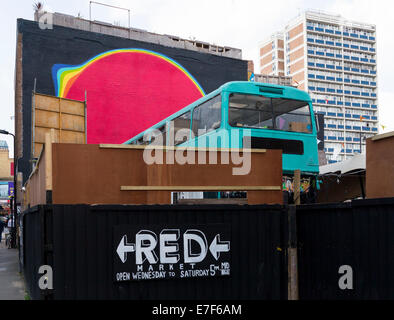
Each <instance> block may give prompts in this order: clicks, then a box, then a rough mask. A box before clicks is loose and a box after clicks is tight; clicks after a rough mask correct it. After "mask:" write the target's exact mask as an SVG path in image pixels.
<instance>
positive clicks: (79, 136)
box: [60, 130, 85, 144]
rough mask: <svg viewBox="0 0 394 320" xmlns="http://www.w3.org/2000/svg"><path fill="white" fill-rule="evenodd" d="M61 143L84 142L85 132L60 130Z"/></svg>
mask: <svg viewBox="0 0 394 320" xmlns="http://www.w3.org/2000/svg"><path fill="white" fill-rule="evenodd" d="M60 142H61V143H78V144H83V143H85V134H84V133H83V132H75V131H67V130H62V133H61V139H60Z"/></svg>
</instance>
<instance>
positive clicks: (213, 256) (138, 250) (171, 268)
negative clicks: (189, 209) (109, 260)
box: [113, 224, 231, 282]
mask: <svg viewBox="0 0 394 320" xmlns="http://www.w3.org/2000/svg"><path fill="white" fill-rule="evenodd" d="M230 237H231V232H230V227H229V226H227V225H224V224H209V225H202V226H181V227H180V226H173V225H172V226H157V225H156V226H142V227H135V226H129V225H121V226H115V227H114V237H113V241H114V243H113V266H114V268H113V270H114V272H113V279H114V281H116V282H121V281H141V280H153V279H180V278H182V279H186V278H208V277H219V276H229V275H230V262H231V261H230V258H231V247H230Z"/></svg>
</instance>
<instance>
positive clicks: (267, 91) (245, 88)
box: [124, 81, 312, 144]
mask: <svg viewBox="0 0 394 320" xmlns="http://www.w3.org/2000/svg"><path fill="white" fill-rule="evenodd" d="M221 92H237V93H241V94H242V93H245V94H257V95H264V96H267V97H270V98H275V97H279V96H280V97H281V98H287V99H294V100H301V101H306V102H309V103H312V100H311V97H310V96H309V94H308V93H307V92H305V91H302V90H299V89H296V88H294V87H288V86H282V85H277V84H271V83H262V82H251V81H232V82H227V83H225V84H223V85H222V86H220V87H219V88H218V89H216V90H215V91H212V92H211V93H209V94H207V95H206V96H204V97H202V98H200V99H198V100H196V101H195V102H193V103H191V104H189V105H188V106H186V107H184V108H182V109H180V110H179V111H177V112H175V113H173V114H172V115H170V116H169V117H167V118H165V119H163V120H162V121H160V122H158V123H156V124H155V125H153V126H152V127H150V128H148V129H146V130H144V131H142V132H141V133H139V134H138V135H136V136H134V137H132V138H131V139H129V140H127V141H126V142H124V144H128V143H130V142H131V140H134V139H139V138H141V137H142V136H143V135H144V133H145V132H146V131H147V130H149V129H154V128H160V127H161V126H163V125H165V123H166V122H167V121H169V120H172V119H174V118H176V117H178V116H180V115H182V114H183V113H185V112H187V111H190V110H191V109H193V108H194V107H195V106H197V105H200V104H201V103H203V102H205V101H207V100H209V99H211V98H213V97H215V96H216V95H218V94H220V93H221Z"/></svg>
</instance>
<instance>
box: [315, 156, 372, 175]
mask: <svg viewBox="0 0 394 320" xmlns="http://www.w3.org/2000/svg"><path fill="white" fill-rule="evenodd" d="M365 168H366V157H365V153H364V154H357V155H355V156H353V157H352V158H350V159H348V160H345V161H342V162H337V163H332V164H328V165H325V166H321V167H320V175H325V174H330V173H336V174H345V173H349V172H353V171H359V170H365Z"/></svg>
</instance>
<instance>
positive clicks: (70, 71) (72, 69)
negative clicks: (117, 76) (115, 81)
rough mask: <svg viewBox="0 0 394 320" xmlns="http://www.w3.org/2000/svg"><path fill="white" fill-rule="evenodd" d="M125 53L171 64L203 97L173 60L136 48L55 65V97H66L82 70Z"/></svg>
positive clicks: (195, 81)
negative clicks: (78, 61)
mask: <svg viewBox="0 0 394 320" xmlns="http://www.w3.org/2000/svg"><path fill="white" fill-rule="evenodd" d="M125 52H128V53H136V54H147V55H151V56H154V57H157V58H158V59H162V60H165V61H167V62H168V63H170V64H172V65H173V66H174V67H176V68H178V69H179V70H181V71H182V72H183V73H184V74H185V75H186V76H187V77H188V78H189V79H190V81H191V82H193V83H194V85H195V86H196V87H197V88H198V90H199V91H200V92H201V95H202V96H204V95H205V91H204V90H203V88H202V87H201V86H200V84H199V83H198V82H197V80H196V79H195V78H194V77H193V76H192V75H191V74H190V73H189V72H188V71H187V70H186V69H185V68H184V67H183V66H181V65H180V64H179V63H178V62H176V61H175V60H173V59H171V58H169V57H167V56H165V55H163V54H161V53H158V52H154V51H150V50H145V49H136V48H130V49H115V50H110V51H106V52H103V53H100V54H99V55H97V56H95V57H93V58H91V59H90V60H88V61H86V62H84V63H82V64H80V65H77V66H68V65H64V64H55V65H54V66H53V68H52V78H53V82H54V85H55V95H56V96H57V97H60V98H65V97H67V94H68V92H69V90H70V88H71V87H72V85H73V84H74V82H75V81H76V80H77V79H78V77H79V76H80V75H81V74H82V73H83V72H84V70H86V69H87V68H88V67H89V66H91V65H92V64H94V63H96V62H97V61H99V60H100V59H104V58H106V57H108V56H110V55H114V54H119V53H125Z"/></svg>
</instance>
